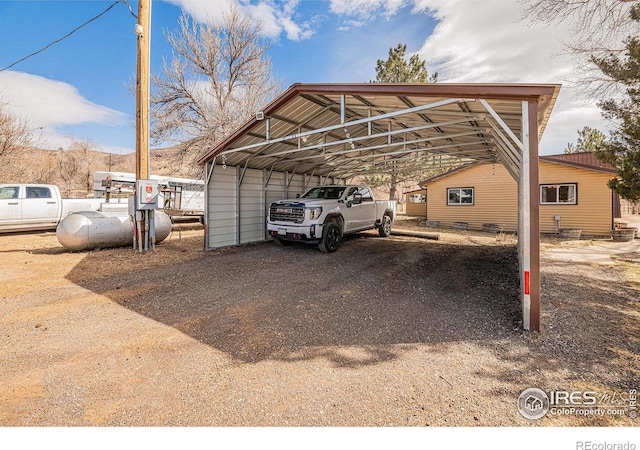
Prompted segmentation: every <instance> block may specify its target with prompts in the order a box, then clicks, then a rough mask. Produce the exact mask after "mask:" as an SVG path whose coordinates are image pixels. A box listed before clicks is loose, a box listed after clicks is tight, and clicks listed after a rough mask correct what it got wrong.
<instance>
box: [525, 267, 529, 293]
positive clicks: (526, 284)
mask: <svg viewBox="0 0 640 450" xmlns="http://www.w3.org/2000/svg"><path fill="white" fill-rule="evenodd" d="M524 295H529V271H525V272H524Z"/></svg>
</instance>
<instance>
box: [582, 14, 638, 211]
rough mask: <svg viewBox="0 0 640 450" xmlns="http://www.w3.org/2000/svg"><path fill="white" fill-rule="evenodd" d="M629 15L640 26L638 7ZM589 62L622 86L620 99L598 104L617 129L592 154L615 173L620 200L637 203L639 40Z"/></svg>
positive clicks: (634, 38)
mask: <svg viewBox="0 0 640 450" xmlns="http://www.w3.org/2000/svg"><path fill="white" fill-rule="evenodd" d="M630 16H631V18H632V20H634V21H635V22H636V23H640V5H634V6H633V7H632V8H631V10H630ZM592 61H593V62H594V63H595V64H596V65H597V66H598V67H599V68H600V70H601V71H602V72H603V73H604V74H605V75H606V76H607V77H608V78H610V79H611V80H613V81H614V82H617V83H619V84H620V85H621V86H623V87H624V95H623V96H622V98H614V99H608V100H604V101H602V102H600V103H599V104H598V106H599V107H600V108H601V109H602V111H603V115H604V117H605V118H607V119H611V120H614V121H615V122H617V123H618V127H617V128H615V129H614V130H613V131H612V132H611V133H610V139H608V140H607V141H606V142H604V143H603V144H602V145H601V146H600V147H599V148H598V150H597V151H596V152H595V153H596V155H597V156H598V158H599V159H600V160H602V161H604V162H607V163H609V164H611V165H612V166H613V167H615V168H616V170H617V171H618V178H614V179H612V180H610V181H609V187H611V189H613V190H614V191H615V192H617V193H618V194H619V195H620V197H622V198H624V199H627V200H629V201H630V202H632V203H633V204H637V203H638V202H639V201H640V38H638V37H637V36H630V37H629V38H627V40H626V46H625V51H624V52H623V53H622V54H620V55H617V54H613V53H612V54H610V55H608V56H606V57H593V58H592Z"/></svg>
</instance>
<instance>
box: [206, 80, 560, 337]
mask: <svg viewBox="0 0 640 450" xmlns="http://www.w3.org/2000/svg"><path fill="white" fill-rule="evenodd" d="M559 91H560V85H557V84H445V83H427V84H382V83H362V84H294V85H292V86H291V87H290V88H289V89H287V90H286V91H285V92H284V93H283V94H281V95H280V96H279V97H278V98H276V99H275V100H274V101H273V102H271V104H269V105H268V106H267V107H266V108H265V109H264V110H263V111H260V112H258V113H256V116H255V117H254V118H253V119H251V120H250V121H248V122H247V123H245V124H244V125H243V126H242V127H240V128H239V129H238V130H237V131H236V132H235V133H233V134H232V135H231V136H229V137H228V138H227V139H225V140H224V141H223V142H221V143H220V144H219V145H217V146H216V147H215V148H213V149H212V150H211V151H209V152H208V153H207V154H206V155H204V156H203V157H202V158H201V160H200V161H199V163H200V164H204V165H205V210H206V212H205V248H206V249H212V248H217V247H223V246H228V245H238V244H242V243H246V242H254V241H260V240H264V239H266V232H265V220H266V211H267V206H268V204H269V203H270V202H271V201H273V200H276V199H280V198H285V197H292V196H295V194H298V193H302V192H303V191H304V190H305V189H306V188H307V187H309V186H312V185H315V184H323V183H334V182H347V181H348V180H350V179H351V178H353V177H355V176H357V175H362V174H365V173H367V174H372V173H381V172H388V171H390V170H391V169H392V167H393V166H394V165H396V166H398V165H401V164H415V163H416V162H417V161H419V160H420V161H421V162H422V161H425V160H426V161H428V162H431V163H433V164H435V165H438V166H439V167H453V166H455V165H457V164H460V163H463V162H471V161H486V162H492V163H500V164H503V165H504V166H505V167H506V169H507V170H508V171H509V173H510V174H511V175H512V176H513V178H514V179H515V180H516V182H517V183H518V186H519V188H518V252H519V262H520V290H521V299H522V310H523V326H524V328H525V329H531V330H535V331H538V330H539V327H540V267H539V266H540V233H539V225H538V217H539V211H538V204H539V203H538V141H539V139H540V137H541V136H542V133H543V131H544V129H545V127H546V124H547V121H548V119H549V115H550V114H551V111H552V109H553V106H554V104H555V101H556V99H557V96H558V93H559Z"/></svg>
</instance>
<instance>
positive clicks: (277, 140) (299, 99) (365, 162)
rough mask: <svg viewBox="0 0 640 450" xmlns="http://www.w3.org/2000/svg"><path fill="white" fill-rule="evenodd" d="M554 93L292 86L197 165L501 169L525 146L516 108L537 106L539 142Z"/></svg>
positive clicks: (433, 86)
mask: <svg viewBox="0 0 640 450" xmlns="http://www.w3.org/2000/svg"><path fill="white" fill-rule="evenodd" d="M559 91H560V85H558V84H446V83H424V84H386V83H361V84H302V83H298V84H294V85H292V86H291V87H289V88H288V89H287V90H286V91H285V92H284V93H282V94H281V95H280V96H279V97H278V98H276V99H275V100H274V101H273V102H271V103H270V104H269V105H268V106H267V107H266V108H265V109H264V110H263V111H261V112H260V113H258V114H256V116H255V117H254V118H252V119H251V120H249V121H248V122H247V123H245V124H244V125H242V126H241V127H240V128H239V129H238V130H237V131H236V132H235V133H233V134H232V135H230V136H229V137H227V138H226V139H225V140H224V141H222V142H220V144H218V145H217V146H216V147H215V148H213V149H212V150H211V151H209V152H208V153H207V154H206V155H205V156H203V157H202V158H201V160H200V161H199V163H200V164H205V163H208V162H210V161H212V160H213V161H216V162H217V163H218V164H227V165H232V166H240V167H247V168H253V169H266V170H275V171H279V172H292V173H305V174H314V175H322V176H331V177H338V178H349V177H352V176H355V175H358V174H367V173H380V172H388V171H389V170H391V168H392V167H394V166H395V167H397V166H398V165H403V164H423V163H425V162H426V163H433V164H434V165H439V166H440V167H453V166H455V165H458V164H460V163H465V162H473V161H490V162H502V159H503V158H504V157H505V156H504V155H506V154H508V153H509V151H508V148H507V147H510V148H511V147H513V148H516V147H517V145H516V146H512V144H510V143H509V142H508V141H510V140H511V141H514V140H516V139H517V140H520V141H521V140H522V111H523V105H522V102H523V101H528V102H536V103H537V104H538V109H537V111H538V118H537V119H538V120H537V123H538V131H539V133H538V137H539V138H540V137H541V136H542V133H543V131H544V129H545V127H546V125H547V121H548V120H549V116H550V114H551V111H552V109H553V106H554V104H555V101H556V99H557V96H558V93H559ZM513 148H512V150H513ZM512 153H513V151H512Z"/></svg>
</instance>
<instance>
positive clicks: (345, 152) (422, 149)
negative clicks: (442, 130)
mask: <svg viewBox="0 0 640 450" xmlns="http://www.w3.org/2000/svg"><path fill="white" fill-rule="evenodd" d="M459 134H460V135H475V133H472V132H469V133H459ZM442 139H444V140H447V136H433V137H431V138H424V139H416V140H415V141H407V142H397V143H395V144H391V145H389V144H381V145H371V146H369V147H362V148H355V149H349V150H341V151H338V152H331V153H326V154H325V153H320V154H317V155H309V156H301V157H299V158H292V159H287V160H286V162H294V161H305V160H308V159H318V158H326V157H330V156H337V155H348V154H350V153H362V152H368V151H373V150H380V149H383V148H389V149H391V148H399V147H404V146H405V145H412V144H421V143H424V142H430V141H435V140H442ZM489 142H490V141H488V140H486V139H483V140H479V141H471V142H461V143H456V144H447V145H437V146H432V147H416V148H413V149H410V150H407V149H404V150H398V151H394V152H379V153H374V152H372V153H370V154H368V155H363V157H365V158H366V157H371V156H397V155H407V154H410V153H416V152H425V151H427V152H429V151H433V150H438V149H445V148H458V147H465V146H467V145H479V144H488V143H489ZM484 150H485V151H486V149H484ZM265 156H266V155H265Z"/></svg>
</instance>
